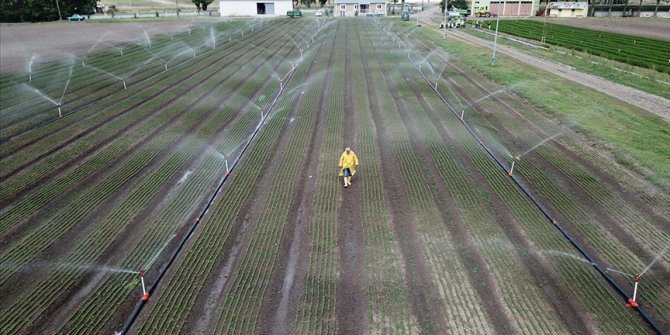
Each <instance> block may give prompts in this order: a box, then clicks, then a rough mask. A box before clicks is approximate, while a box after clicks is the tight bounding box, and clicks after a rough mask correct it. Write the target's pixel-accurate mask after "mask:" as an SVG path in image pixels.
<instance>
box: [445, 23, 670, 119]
mask: <svg viewBox="0 0 670 335" xmlns="http://www.w3.org/2000/svg"><path fill="white" fill-rule="evenodd" d="M449 34H450V35H449V36H451V37H455V38H457V39H459V40H461V41H463V42H466V43H470V44H475V45H478V46H481V47H485V48H491V47H492V46H491V42H489V41H486V40H483V39H480V38H477V37H474V36H472V35H469V34H466V33H463V32H460V31H457V30H455V29H454V30H451V31H450V32H449ZM496 50H497V52H500V53H503V54H505V55H507V56H510V57H512V58H514V59H516V60H519V61H522V62H524V63H527V64H529V65H532V66H534V67H536V68H538V69H542V70H545V71H547V72H549V73H551V74H554V75H557V76H559V77H561V78H564V79H568V80H571V81H574V82H576V83H578V84H581V85H584V86H586V87H589V88H592V89H594V90H596V91H599V92H601V93H604V94H607V95H609V96H611V97H614V98H617V99H619V100H621V101H623V102H626V103H628V104H631V105H633V106H636V107H639V108H642V109H644V110H646V111H649V112H651V113H654V114H656V115H658V116H660V117H661V118H663V119H664V120H665V121H667V122H670V100H668V99H665V98H663V97H659V96H656V95H653V94H649V93H647V92H643V91H640V90H638V89H635V88H632V87H628V86H624V85H621V84H617V83H613V82H611V81H609V80H607V79H603V78H601V77H597V76H594V75H591V74H587V73H582V72H579V71H577V70H575V69H574V68H572V67H570V66H566V65H565V64H559V63H555V62H552V61H549V60H545V59H541V58H538V57H535V56H532V55H529V54H527V53H525V52H523V51H520V50H518V49H516V48H514V47H509V46H506V45H501V44H498V46H497V49H496Z"/></svg>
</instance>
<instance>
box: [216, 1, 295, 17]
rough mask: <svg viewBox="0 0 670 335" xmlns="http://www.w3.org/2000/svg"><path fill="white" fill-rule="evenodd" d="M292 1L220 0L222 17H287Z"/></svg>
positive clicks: (291, 7) (291, 8)
mask: <svg viewBox="0 0 670 335" xmlns="http://www.w3.org/2000/svg"><path fill="white" fill-rule="evenodd" d="M290 10H293V1H292V0H274V1H273V0H265V1H263V0H220V1H219V12H220V13H221V16H285V15H286V12H288V11H290Z"/></svg>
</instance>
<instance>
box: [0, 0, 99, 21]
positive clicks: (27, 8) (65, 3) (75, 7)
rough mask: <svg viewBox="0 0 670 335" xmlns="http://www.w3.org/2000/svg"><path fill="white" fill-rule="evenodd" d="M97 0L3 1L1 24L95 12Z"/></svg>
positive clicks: (52, 19) (50, 19) (0, 4)
mask: <svg viewBox="0 0 670 335" xmlns="http://www.w3.org/2000/svg"><path fill="white" fill-rule="evenodd" d="M95 6H96V0H2V2H0V22H38V21H55V20H59V19H63V18H65V17H67V16H70V15H72V14H75V13H76V14H80V15H89V14H93V13H94V12H95Z"/></svg>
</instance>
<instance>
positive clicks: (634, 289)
mask: <svg viewBox="0 0 670 335" xmlns="http://www.w3.org/2000/svg"><path fill="white" fill-rule="evenodd" d="M638 283H639V282H637V281H636V282H635V287H634V288H633V301H636V299H635V298H636V297H637V284H638Z"/></svg>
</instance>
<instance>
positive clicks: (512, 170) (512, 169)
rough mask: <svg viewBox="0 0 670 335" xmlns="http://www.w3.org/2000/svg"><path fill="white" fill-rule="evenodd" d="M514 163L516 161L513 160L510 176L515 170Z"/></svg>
mask: <svg viewBox="0 0 670 335" xmlns="http://www.w3.org/2000/svg"><path fill="white" fill-rule="evenodd" d="M514 163H516V161H512V167H511V168H510V169H509V173H508V175H509V176H510V177H511V176H512V173H513V172H514Z"/></svg>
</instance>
